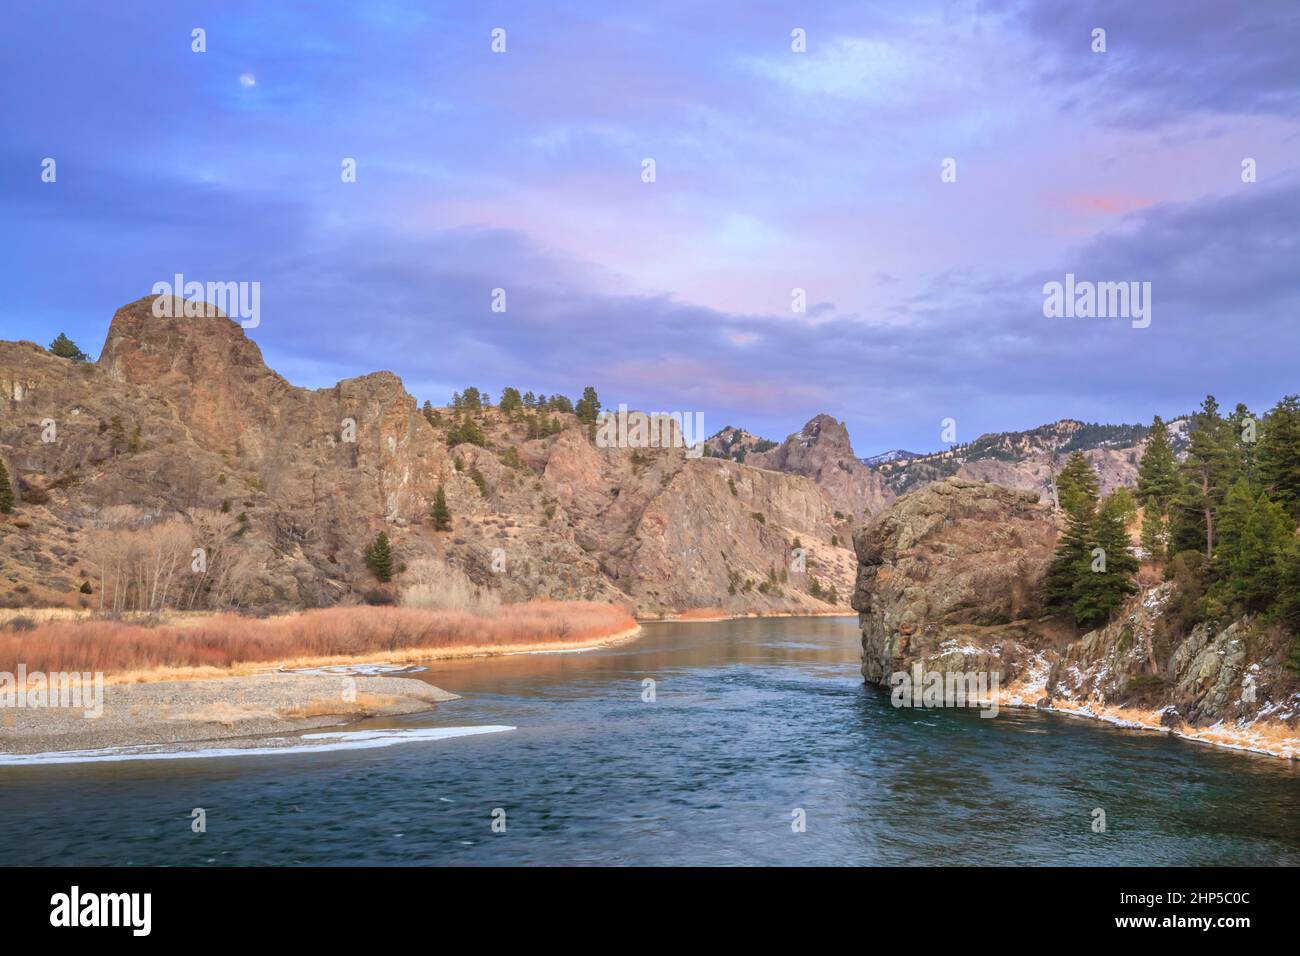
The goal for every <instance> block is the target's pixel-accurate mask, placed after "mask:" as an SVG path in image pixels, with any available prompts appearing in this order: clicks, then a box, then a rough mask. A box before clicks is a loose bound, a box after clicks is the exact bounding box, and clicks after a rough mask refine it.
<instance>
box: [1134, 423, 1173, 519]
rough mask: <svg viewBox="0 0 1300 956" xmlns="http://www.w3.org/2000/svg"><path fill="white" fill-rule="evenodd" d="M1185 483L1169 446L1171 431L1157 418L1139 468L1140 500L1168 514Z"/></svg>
mask: <svg viewBox="0 0 1300 956" xmlns="http://www.w3.org/2000/svg"><path fill="white" fill-rule="evenodd" d="M1181 484H1182V480H1181V478H1180V476H1179V474H1178V458H1177V456H1176V455H1174V448H1173V445H1172V444H1170V442H1169V429H1168V428H1166V427H1165V423H1164V422H1163V421H1161V419H1160V416H1159V415H1157V416H1156V417H1155V418H1154V419H1153V420H1152V422H1151V430H1150V431H1149V432H1147V441H1146V450H1145V451H1144V452H1143V454H1142V461H1141V463H1140V464H1139V465H1138V484H1137V498H1138V501H1140V502H1142V505H1143V507H1144V508H1147V509H1150V508H1151V506H1152V505H1153V504H1154V505H1155V510H1156V511H1157V512H1159V513H1160V514H1162V515H1163V514H1168V512H1169V505H1170V503H1171V502H1172V501H1173V500H1174V498H1175V497H1176V496H1177V495H1178V492H1179V490H1180V487H1181Z"/></svg>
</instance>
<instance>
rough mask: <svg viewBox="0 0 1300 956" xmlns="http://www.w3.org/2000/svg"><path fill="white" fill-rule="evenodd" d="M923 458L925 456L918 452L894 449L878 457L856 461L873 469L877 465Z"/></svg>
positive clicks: (873, 456)
mask: <svg viewBox="0 0 1300 956" xmlns="http://www.w3.org/2000/svg"><path fill="white" fill-rule="evenodd" d="M924 457H925V454H924V453H922V452H919V451H904V450H903V449H901V448H895V449H894V450H893V451H882V452H881V453H880V454H879V455H871V456H869V457H867V458H859V459H858V461H860V462H862V464H864V465H867V466H868V467H870V468H874V467H876V466H877V465H887V464H889V463H890V462H894V461H911V460H912V459H913V458H924Z"/></svg>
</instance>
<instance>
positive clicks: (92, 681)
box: [0, 602, 641, 756]
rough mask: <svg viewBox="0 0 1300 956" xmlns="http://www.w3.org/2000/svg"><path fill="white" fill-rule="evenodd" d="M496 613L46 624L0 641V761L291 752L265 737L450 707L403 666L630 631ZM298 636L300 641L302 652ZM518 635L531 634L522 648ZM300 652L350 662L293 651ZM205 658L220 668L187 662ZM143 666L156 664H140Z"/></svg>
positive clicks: (605, 614) (603, 613) (596, 610)
mask: <svg viewBox="0 0 1300 956" xmlns="http://www.w3.org/2000/svg"><path fill="white" fill-rule="evenodd" d="M510 610H511V611H512V612H513V613H509V614H504V615H500V616H498V617H476V616H474V615H467V614H460V613H449V612H433V611H414V610H409V609H397V608H340V609H334V610H332V611H323V612H311V613H309V614H304V615H296V616H293V617H289V618H279V619H269V620H257V619H240V618H236V617H234V616H233V615H221V616H211V615H209V616H205V617H198V618H195V617H194V616H187V617H186V618H184V619H182V621H180V622H175V623H173V622H168V623H166V624H163V625H160V626H153V627H148V626H144V625H143V624H140V623H131V622H120V621H96V620H90V621H83V622H76V621H73V622H69V621H66V620H62V621H60V620H59V619H58V618H53V619H47V620H46V621H45V622H43V623H42V624H40V625H38V626H37V627H35V628H32V629H30V630H20V631H16V632H10V633H6V634H4V635H3V638H4V639H5V641H4V643H3V645H2V646H0V649H3V650H4V651H5V654H4V656H3V659H2V660H0V672H6V673H8V674H10V675H13V674H17V675H19V676H18V678H17V679H18V681H19V682H21V683H24V684H25V685H26V687H25V688H24V690H23V693H22V695H21V702H20V695H19V693H18V687H17V685H16V684H12V683H11V684H6V685H5V686H7V687H8V688H9V691H10V692H11V693H10V696H12V697H13V698H14V699H13V700H8V699H7V698H4V697H0V756H2V755H3V754H5V753H8V754H49V755H50V756H54V755H56V754H58V753H66V752H69V751H100V750H103V751H114V750H121V749H129V748H142V747H143V748H151V749H158V750H162V751H166V752H171V753H174V752H178V751H180V750H190V749H209V747H210V745H211V744H213V743H215V742H220V743H222V745H223V746H225V747H227V748H251V747H259V748H261V747H266V746H268V745H269V746H273V747H289V746H295V741H296V738H294V737H283V736H281V737H275V735H286V734H301V733H303V732H304V731H309V730H315V729H318V728H322V727H332V726H339V725H342V724H348V723H352V722H355V721H357V720H360V719H362V718H367V717H394V716H401V715H405V714H415V713H422V712H426V711H429V710H432V709H434V707H435V706H436V705H437V704H438V703H440V702H443V701H448V700H455V699H456V695H455V694H450V693H448V692H446V691H444V690H442V689H440V688H438V687H434V686H433V685H432V684H429V683H427V682H425V681H422V680H415V679H411V677H410V674H411V672H412V671H413V670H415V669H416V668H415V667H414V666H413V665H416V664H420V663H424V662H432V661H442V660H453V659H457V658H483V657H496V656H511V655H525V654H558V653H575V652H581V651H587V650H592V649H595V648H600V647H608V646H611V645H614V644H620V643H623V642H626V641H630V640H633V639H635V638H636V636H637V635H638V634H640V633H641V626H640V625H639V624H637V623H635V621H633V620H632V618H631V617H630V616H629V615H628V614H627V613H626V612H625V611H623V610H622V609H619V608H613V607H612V606H609V605H580V606H579V607H578V613H577V614H576V616H573V617H566V616H565V614H566V612H568V611H572V610H573V608H572V607H570V606H566V605H565V604H562V603H560V602H554V603H552V602H542V604H541V605H540V607H539V606H534V605H518V606H515V607H514V608H512V609H510ZM523 628H528V629H530V630H526V631H522V630H521V629H523ZM304 631H311V635H310V637H311V639H310V640H308V639H305V638H304V636H303V632H304ZM529 633H532V634H534V635H535V636H534V637H533V638H532V639H528V634H529ZM494 638H496V640H494ZM113 642H117V645H116V646H114V643H113ZM308 647H319V648H322V649H329V650H342V649H344V648H355V650H354V651H353V652H352V653H316V654H311V653H303V650H304V649H305V648H308ZM205 659H206V660H211V659H217V660H221V661H222V662H223V663H221V664H215V663H212V664H205V663H200V662H201V661H203V660H205ZM154 660H159V661H164V662H165V663H159V664H157V665H155V666H141V665H142V664H147V663H148V662H150V661H154ZM107 661H123V662H126V666H125V669H118V670H101V668H103V667H106V662H107ZM404 665H409V666H404ZM404 675H405V676H404ZM56 678H57V679H59V680H61V681H63V683H64V684H66V686H65V688H64V691H65V695H66V696H67V697H68V698H69V699H71V700H73V701H75V703H76V706H67V705H66V704H67V701H66V700H65V701H64V705H63V706H49V705H48V700H42V699H41V698H40V697H37V696H36V695H35V693H33V691H35V689H36V688H37V687H40V688H42V689H43V688H44V687H45V686H46V682H47V680H48V681H50V682H51V683H50V684H49V686H50V688H51V693H50V697H54V696H56V695H55V693H54V692H53V688H54V687H55V684H54V683H53V681H54V680H55V679H56ZM11 680H12V677H11ZM42 693H44V691H42ZM101 694H102V696H100V695H101ZM37 701H40V703H39V704H38V705H35V706H34V704H36V702H37ZM199 745H202V746H199Z"/></svg>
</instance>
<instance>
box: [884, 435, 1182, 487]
mask: <svg viewBox="0 0 1300 956" xmlns="http://www.w3.org/2000/svg"><path fill="white" fill-rule="evenodd" d="M1185 424H1186V422H1185V420H1184V419H1178V420H1176V421H1174V422H1170V423H1169V427H1170V433H1171V437H1173V438H1174V447H1175V449H1176V450H1181V449H1182V448H1183V447H1184V446H1185V443H1186V441H1185V435H1184V432H1185ZM1146 431H1147V430H1146V427H1145V426H1142V425H1098V424H1089V423H1085V422H1080V421H1075V420H1073V419H1062V420H1060V421H1058V422H1052V423H1050V424H1047V425H1040V426H1038V427H1037V428H1033V429H1030V430H1028V431H1019V432H991V433H987V434H984V435H981V436H980V437H979V438H977V439H975V440H974V441H971V442H966V443H964V444H958V445H953V446H952V447H951V448H947V449H944V450H943V451H938V452H934V453H932V454H928V455H911V456H910V457H899V458H896V459H895V460H892V461H885V462H882V463H880V464H879V465H878V466H876V467H877V471H879V473H880V475H881V477H882V478H883V479H884V481H885V483H886V485H887V486H888V487H889V489H890V490H891V491H892V492H894V493H895V494H899V495H901V494H904V493H906V492H909V491H915V490H917V489H919V488H923V487H925V486H926V485H928V484H931V483H933V482H935V481H941V480H943V479H944V478H953V477H956V478H968V479H971V480H973V481H989V482H993V483H994V484H999V485H1003V486H1005V487H1008V488H1017V489H1021V490H1025V491H1036V492H1038V493H1040V494H1042V495H1045V496H1046V498H1047V499H1049V500H1050V498H1051V495H1052V482H1053V476H1054V475H1055V473H1056V471H1057V470H1058V469H1059V468H1060V466H1061V465H1062V464H1064V463H1065V460H1066V458H1068V457H1069V456H1070V454H1071V453H1072V452H1075V451H1082V452H1083V453H1084V454H1085V456H1086V457H1087V458H1088V461H1089V462H1090V463H1091V464H1092V466H1093V468H1095V469H1096V470H1097V473H1098V475H1099V476H1100V478H1101V483H1102V490H1103V492H1104V493H1106V492H1110V491H1112V490H1114V489H1115V488H1117V487H1119V486H1121V485H1123V486H1127V487H1133V486H1134V485H1135V484H1136V483H1137V466H1138V463H1139V462H1140V461H1141V460H1142V442H1143V441H1144V439H1145V436H1146Z"/></svg>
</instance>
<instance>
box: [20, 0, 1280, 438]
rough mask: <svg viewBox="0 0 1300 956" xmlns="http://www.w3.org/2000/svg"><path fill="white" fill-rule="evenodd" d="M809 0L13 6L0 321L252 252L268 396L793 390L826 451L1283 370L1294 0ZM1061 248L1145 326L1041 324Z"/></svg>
mask: <svg viewBox="0 0 1300 956" xmlns="http://www.w3.org/2000/svg"><path fill="white" fill-rule="evenodd" d="M808 6H810V5H808V4H803V3H777V2H762V0H745V2H725V0H724V2H710V3H699V2H683V3H677V2H663V3H654V4H612V3H609V2H607V0H602V2H591V3H564V2H547V3H543V2H532V3H493V2H477V3H472V4H471V3H468V2H462V3H447V4H443V3H431V2H414V0H412V2H385V0H369V2H367V3H364V4H347V5H344V4H302V3H288V2H280V3H243V2H238V0H233V2H232V0H223V2H220V3H176V4H152V3H145V2H136V0H121V2H118V3H114V4H111V5H109V4H103V3H101V2H87V3H70V2H59V0H52V2H49V3H41V4H22V5H18V4H10V5H7V6H6V8H5V10H4V11H3V12H2V13H0V23H3V30H0V289H2V290H3V294H2V295H0V338H5V339H32V340H35V341H37V342H40V343H41V344H46V343H48V342H49V341H50V340H51V339H53V338H54V336H55V335H56V334H57V333H58V332H60V331H66V332H67V333H68V334H69V335H70V336H72V337H73V338H74V339H75V340H76V341H77V342H78V343H79V344H80V345H81V346H82V347H83V348H85V349H86V350H87V351H89V352H90V353H92V354H98V351H99V349H100V347H101V345H102V343H103V338H104V335H105V333H106V331H107V327H108V322H109V320H110V318H111V317H112V314H113V312H114V311H115V310H116V309H117V308H118V307H120V306H122V305H124V304H126V303H128V302H131V301H134V300H136V299H138V298H140V297H142V296H144V295H147V294H149V292H150V290H151V289H152V287H153V285H154V283H156V282H159V281H163V280H169V279H170V278H171V277H172V276H173V275H174V274H176V273H181V274H183V275H184V276H185V277H186V278H187V279H197V280H200V281H238V282H258V283H260V285H261V310H260V316H259V318H260V324H259V325H258V326H257V327H256V328H252V329H249V330H248V334H249V335H250V336H251V337H252V338H253V339H254V340H255V341H256V342H257V343H258V344H259V345H260V346H261V348H262V350H263V353H264V355H265V356H266V359H267V361H268V364H270V365H271V367H272V368H275V369H276V370H277V371H279V372H280V373H281V374H283V375H284V376H285V377H286V378H288V379H289V380H290V381H292V382H294V383H295V384H298V385H304V386H309V387H327V386H330V385H333V384H334V383H335V382H336V381H338V380H339V379H343V378H348V377H352V376H356V375H362V374H366V373H368V372H371V371H375V370H379V369H389V370H392V371H394V372H396V373H397V374H399V375H400V376H401V377H402V378H403V380H404V382H405V384H406V387H407V389H408V390H409V391H410V392H411V393H412V394H413V395H415V396H416V398H417V399H418V400H419V401H424V400H425V399H430V400H432V401H433V402H434V404H435V405H436V404H445V403H447V402H448V401H449V399H450V396H451V394H452V392H453V391H456V390H459V389H462V388H464V387H465V386H466V385H471V384H472V385H475V386H477V387H479V388H481V389H486V390H487V391H488V392H490V393H491V394H492V395H493V396H494V397H495V396H498V395H499V393H500V389H501V388H502V387H503V386H508V385H509V386H515V387H517V388H519V389H520V390H521V391H527V390H532V391H535V392H542V393H546V394H551V393H554V392H563V393H565V394H568V395H570V396H572V397H575V398H576V397H577V396H579V395H580V394H581V391H582V389H583V387H584V386H586V385H594V386H595V387H596V388H597V390H598V392H599V394H600V397H601V400H602V401H603V403H604V404H605V405H606V406H607V407H615V406H617V405H618V404H620V403H626V404H628V405H629V406H630V407H633V408H641V409H645V410H648V411H681V412H703V413H704V416H705V424H706V430H707V431H708V432H713V431H715V430H716V429H718V428H721V427H722V426H724V425H735V426H740V427H745V428H747V429H749V430H750V431H753V432H755V433H757V434H760V435H763V436H765V437H770V438H775V439H778V440H779V439H781V438H783V437H784V436H785V435H786V434H788V433H791V432H794V431H797V430H798V429H799V428H800V426H801V425H802V424H803V423H804V422H805V421H807V420H808V419H809V418H811V417H812V416H813V415H815V414H818V413H822V412H825V413H829V414H831V415H833V416H835V417H836V418H839V419H842V420H845V421H846V422H847V424H848V426H849V430H850V434H851V435H852V437H853V441H854V446H855V448H856V450H857V452H858V454H860V455H869V454H873V453H876V452H881V451H884V450H886V449H890V448H896V447H903V448H909V449H914V450H918V451H925V450H930V449H934V448H938V447H941V446H942V444H943V442H942V441H941V430H942V428H943V424H942V423H943V421H944V420H945V419H953V420H954V421H955V423H956V438H957V440H958V441H967V440H971V439H973V438H975V437H977V436H978V435H979V434H981V433H983V432H988V431H1001V430H1006V429H1018V428H1028V427H1033V426H1035V425H1038V424H1041V423H1044V422H1048V421H1054V420H1056V419H1058V418H1062V417H1070V418H1078V419H1082V420H1085V421H1102V422H1134V421H1149V420H1150V418H1151V416H1152V415H1153V414H1162V415H1165V416H1166V417H1170V416H1172V415H1175V414H1179V413H1182V412H1185V411H1189V410H1191V409H1192V408H1193V407H1194V406H1195V405H1197V404H1198V403H1199V402H1200V400H1201V398H1202V397H1203V396H1204V395H1205V394H1206V393H1207V392H1212V393H1214V394H1215V395H1216V396H1217V397H1218V399H1219V401H1220V403H1221V404H1225V405H1228V406H1229V407H1231V406H1232V405H1234V404H1235V403H1237V402H1239V401H1240V402H1245V403H1246V404H1247V405H1249V406H1250V407H1251V408H1252V409H1255V410H1256V411H1264V410H1266V409H1267V408H1268V407H1270V406H1271V405H1272V404H1273V403H1274V402H1275V401H1276V400H1277V399H1278V398H1280V397H1281V396H1282V395H1284V394H1288V393H1294V392H1297V391H1300V4H1297V3H1295V2H1294V0H1253V2H1251V3H1249V4H1242V3H1238V2H1231V3H1229V2H1222V3H1209V2H1204V0H1144V2H1142V3H1140V4H1137V3H1132V2H1128V0H1124V2H1110V0H1101V2H1095V3H1080V2H1076V0H1042V2H1023V3H1021V2H1009V0H1007V2H1003V0H993V2H927V0H906V2H904V0H897V2H871V3H864V2H860V0H859V2H854V3H835V2H827V3H818V4H816V5H812V6H815V8H816V9H815V12H810V11H808V10H807V9H805V8H806V7H808ZM196 28H201V29H202V30H203V31H204V35H203V36H204V41H205V47H206V49H205V51H204V52H196V51H195V50H194V49H193V46H194V43H195V41H194V38H193V31H194V30H195V29H196ZM1097 29H1101V30H1104V31H1105V35H1104V39H1105V50H1104V51H1101V52H1098V51H1095V50H1094V46H1096V45H1097V41H1096V39H1095V38H1094V31H1095V30H1097ZM494 30H502V31H504V47H505V49H504V51H503V52H494V50H493V31H494ZM796 31H802V32H801V33H798V34H796ZM498 36H500V34H499V35H498ZM800 37H801V38H802V40H803V45H804V50H803V51H802V52H799V51H797V50H796V49H795V48H796V47H798V46H799V45H800V42H799V38H800ZM498 45H499V43H498ZM47 158H52V159H54V160H55V162H56V166H55V173H56V176H55V180H54V181H53V182H46V181H43V170H44V169H45V167H44V165H43V162H44V160H45V159H47ZM347 159H350V160H354V161H355V169H356V177H355V182H345V181H343V180H344V177H343V175H342V167H343V163H344V160H347ZM647 159H651V160H653V161H654V177H653V181H650V182H647V181H646V174H645V169H646V164H645V160H647ZM1247 159H1250V160H1253V161H1254V164H1253V165H1254V170H1255V175H1254V177H1253V179H1254V181H1250V182H1247V181H1243V179H1244V178H1245V177H1243V161H1244V160H1247ZM946 160H952V161H953V163H951V164H949V165H948V166H947V167H945V161H946ZM945 168H947V169H948V170H953V169H955V179H954V178H953V177H952V176H951V175H949V176H947V177H945V175H944V172H945ZM945 179H947V180H951V181H945ZM1067 273H1069V274H1073V275H1075V276H1076V277H1077V278H1078V279H1079V280H1085V281H1093V282H1139V283H1147V282H1149V283H1150V287H1149V288H1150V290H1151V291H1150V302H1151V314H1150V320H1151V321H1150V324H1149V325H1148V326H1147V327H1145V328H1137V327H1134V324H1133V323H1132V322H1131V321H1129V319H1127V318H1122V317H1121V318H1114V317H1111V318H1100V317H1080V316H1073V317H1055V316H1054V317H1048V316H1047V315H1045V314H1044V298H1045V296H1044V285H1045V283H1049V282H1053V281H1055V282H1064V281H1065V276H1066V274H1067ZM494 289H503V290H505V311H504V312H500V311H493V309H492V303H493V290H494ZM796 289H800V290H803V296H804V300H805V303H806V305H805V308H804V309H803V310H802V311H799V310H797V309H796V307H795V306H796V302H795V293H794V291H793V290H796ZM499 301H500V300H499V299H498V302H499ZM196 321H201V320H196Z"/></svg>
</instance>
